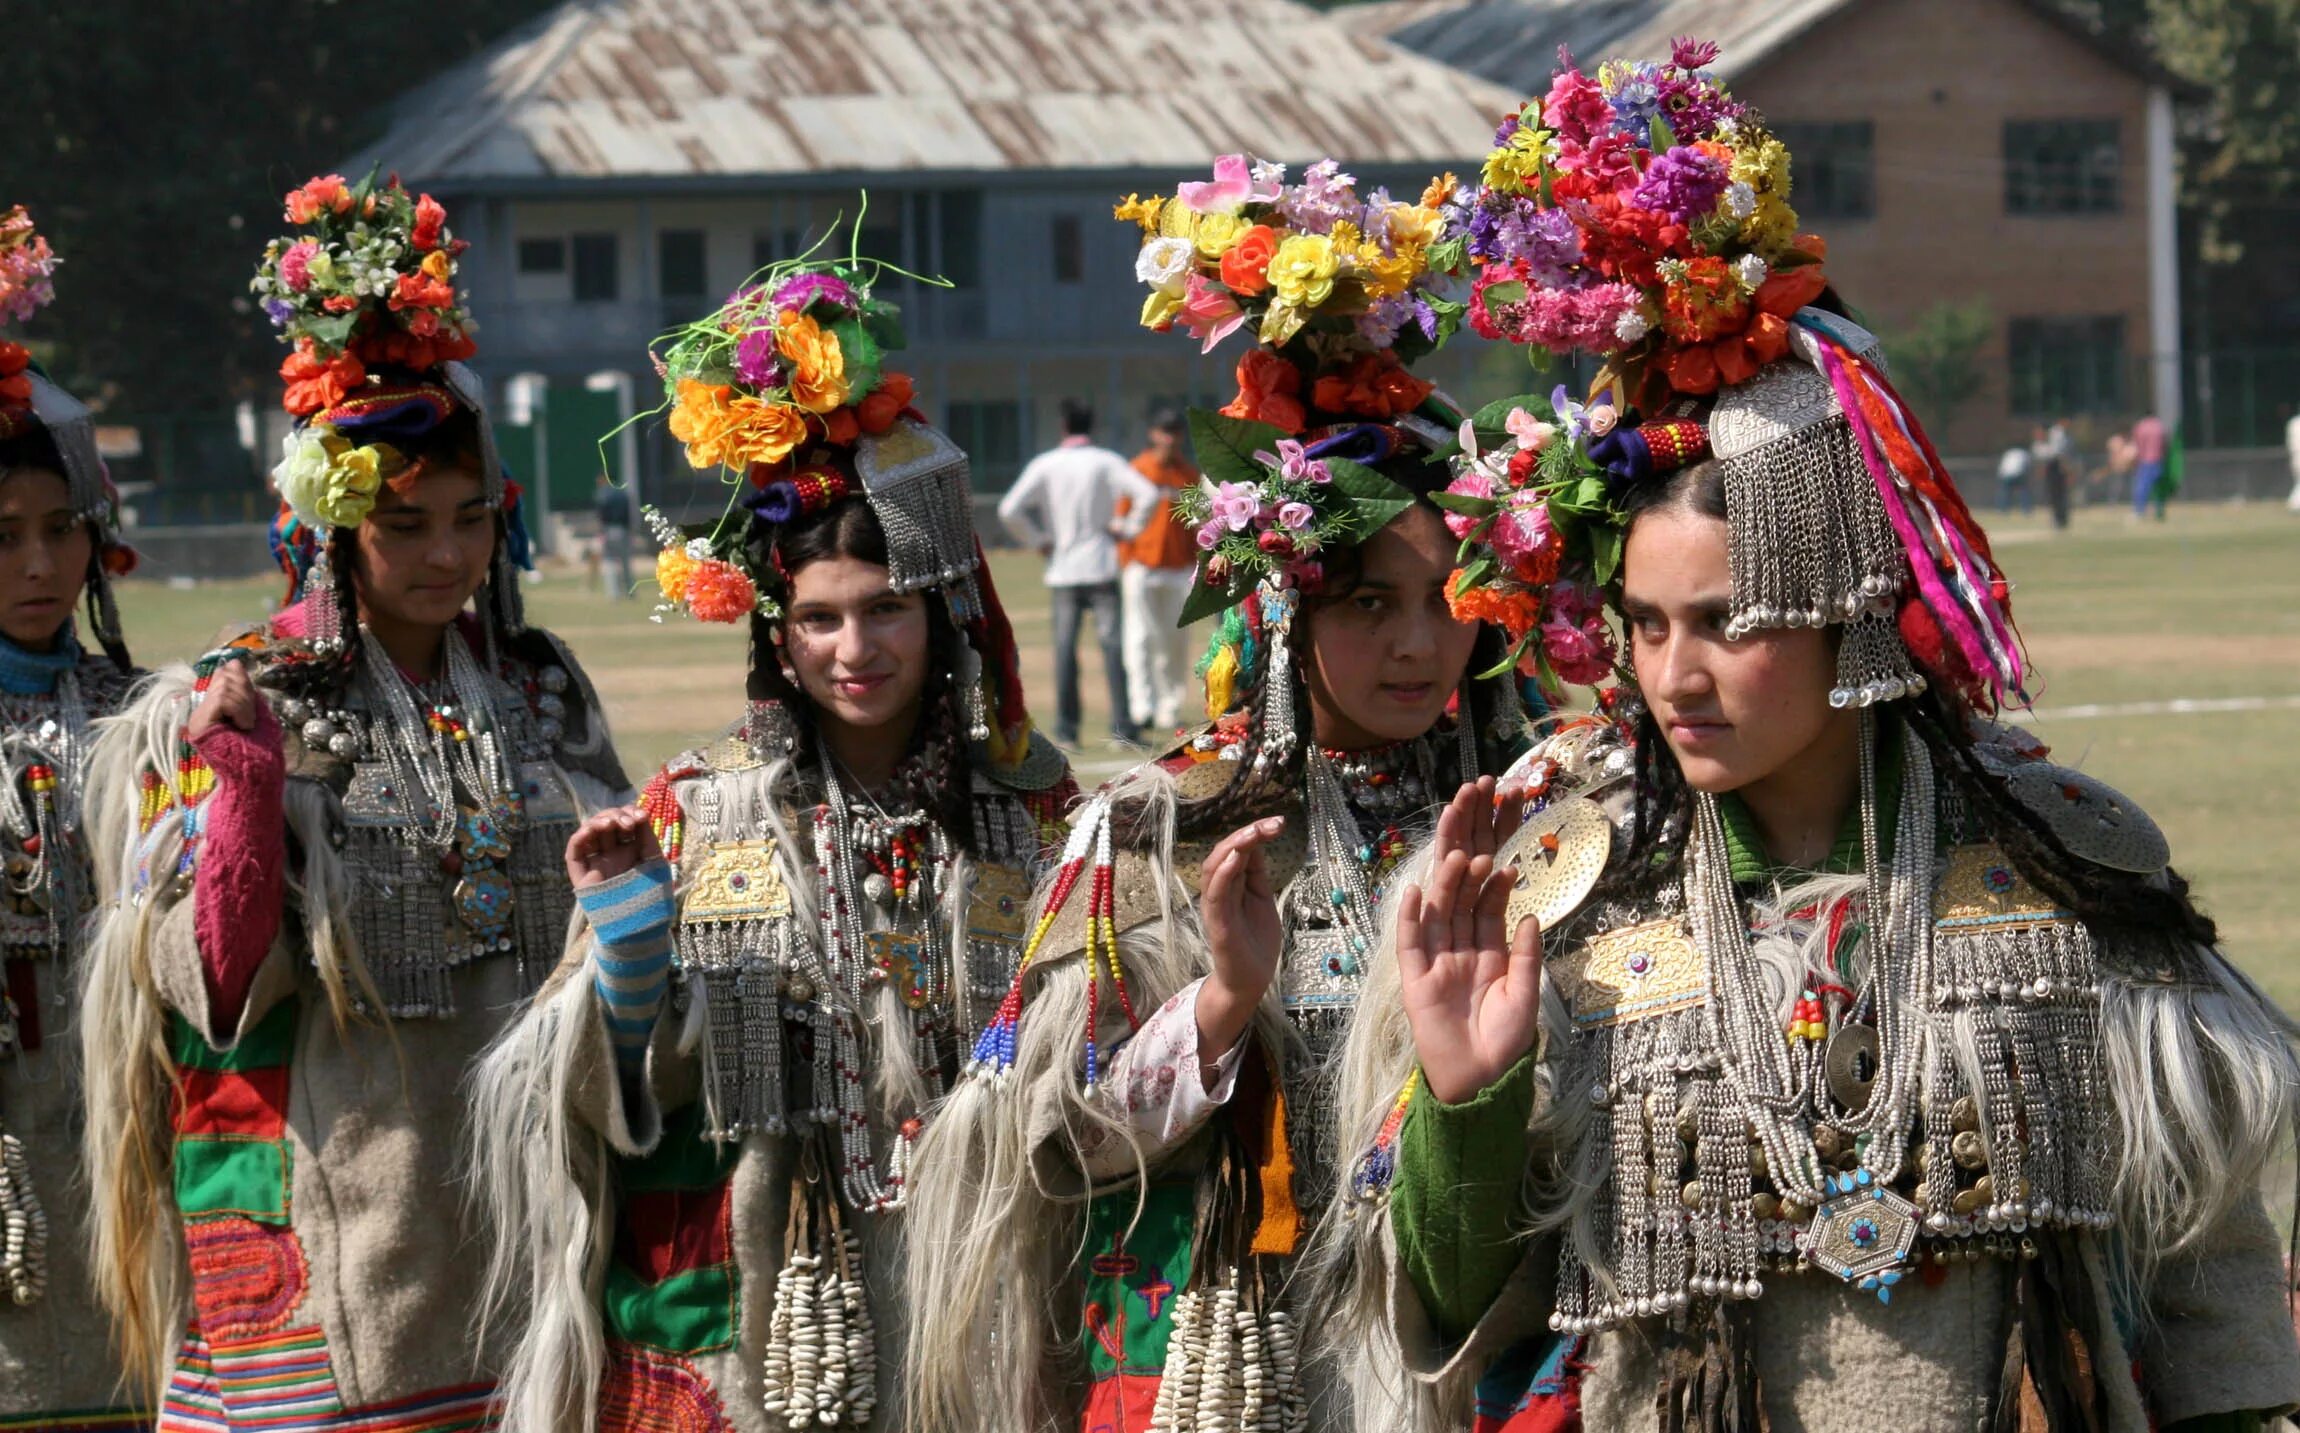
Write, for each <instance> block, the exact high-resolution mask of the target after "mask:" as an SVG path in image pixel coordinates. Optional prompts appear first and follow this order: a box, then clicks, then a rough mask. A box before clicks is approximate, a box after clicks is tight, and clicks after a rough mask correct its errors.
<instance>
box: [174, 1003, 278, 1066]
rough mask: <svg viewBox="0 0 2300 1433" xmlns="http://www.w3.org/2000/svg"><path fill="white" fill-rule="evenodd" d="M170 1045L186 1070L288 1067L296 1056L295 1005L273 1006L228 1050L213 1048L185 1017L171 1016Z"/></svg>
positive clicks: (178, 1061)
mask: <svg viewBox="0 0 2300 1433" xmlns="http://www.w3.org/2000/svg"><path fill="white" fill-rule="evenodd" d="M168 1044H169V1046H170V1048H171V1050H172V1052H173V1054H174V1056H175V1060H176V1064H177V1065H178V1066H180V1067H182V1068H184V1069H187V1070H265V1069H270V1068H272V1067H274V1066H277V1065H285V1064H287V1063H289V1061H290V1059H291V1058H292V1057H293V1056H294V1054H295V1002H294V1001H293V1000H282V1001H281V1002H280V1003H279V1004H277V1005H274V1006H273V1007H272V1008H271V1010H270V1012H269V1013H267V1014H266V1015H265V1016H264V1018H263V1019H261V1020H258V1021H257V1022H256V1024H255V1028H254V1029H252V1030H250V1031H248V1032H247V1033H246V1034H245V1035H242V1036H241V1037H240V1041H239V1043H238V1044H236V1045H234V1046H232V1048H231V1049H229V1050H218V1049H217V1048H215V1047H214V1046H213V1045H210V1044H209V1043H208V1042H207V1039H206V1037H205V1036H203V1035H201V1034H200V1032H199V1031H198V1030H197V1029H196V1028H194V1026H193V1025H192V1022H191V1021H189V1020H186V1019H185V1018H184V1017H183V1016H181V1015H170V1016H169V1017H168Z"/></svg>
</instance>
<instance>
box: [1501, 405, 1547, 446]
mask: <svg viewBox="0 0 2300 1433" xmlns="http://www.w3.org/2000/svg"><path fill="white" fill-rule="evenodd" d="M1502 426H1503V427H1504V428H1507V429H1508V430H1509V436H1511V437H1512V438H1515V439H1517V450H1518V451H1519V452H1521V453H1538V452H1540V451H1541V450H1542V449H1544V448H1546V447H1548V446H1549V440H1550V437H1551V435H1553V434H1554V433H1556V432H1557V427H1556V425H1555V424H1551V423H1544V422H1542V421H1541V420H1540V419H1539V418H1536V417H1534V416H1533V415H1532V414H1531V413H1528V412H1527V411H1526V410H1524V409H1523V408H1512V409H1510V410H1509V416H1508V417H1507V418H1505V419H1503V420H1502Z"/></svg>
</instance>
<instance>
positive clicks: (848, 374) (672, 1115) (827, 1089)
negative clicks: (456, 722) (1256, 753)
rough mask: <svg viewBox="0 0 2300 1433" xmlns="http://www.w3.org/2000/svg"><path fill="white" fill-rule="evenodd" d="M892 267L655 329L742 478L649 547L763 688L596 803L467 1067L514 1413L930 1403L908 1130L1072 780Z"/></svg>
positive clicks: (861, 1410) (840, 271) (694, 446)
mask: <svg viewBox="0 0 2300 1433" xmlns="http://www.w3.org/2000/svg"><path fill="white" fill-rule="evenodd" d="M878 277H879V271H878V266H877V265H875V264H871V263H868V262H864V261H849V262H839V263H832V262H823V261H817V260H812V259H809V260H801V261H793V262H790V263H785V264H779V265H776V266H775V267H773V268H770V269H768V270H767V271H765V272H764V273H762V274H759V275H757V276H754V278H753V279H752V280H751V282H749V283H748V284H746V285H745V286H744V287H743V288H742V289H741V290H740V291H738V292H737V293H736V294H735V295H734V296H733V297H732V298H730V299H729V300H728V301H727V302H726V303H725V304H724V305H722V306H721V307H720V309H719V310H718V311H717V312H715V313H713V314H712V315H710V316H709V317H708V318H706V319H703V320H701V321H700V322H698V323H696V324H693V325H691V326H689V327H688V328H687V329H686V330H684V331H682V332H681V333H679V334H678V335H676V337H675V340H674V341H673V342H672V343H671V344H670V346H669V347H668V349H667V350H666V351H665V352H664V353H663V354H661V355H660V364H661V367H662V369H663V372H664V375H665V385H666V389H667V401H666V404H665V406H666V408H667V409H668V411H669V413H670V423H671V428H672V431H673V433H674V434H675V435H676V436H677V437H678V438H679V439H680V440H681V441H682V442H683V443H684V445H685V447H686V452H687V457H688V460H689V461H690V462H691V463H692V464H693V465H694V466H695V468H696V469H697V470H699V471H704V472H718V473H721V474H723V475H724V476H725V478H726V480H727V482H728V484H729V485H730V487H731V488H732V493H731V495H730V500H729V502H728V505H727V510H726V513H725V514H724V516H722V517H721V518H720V519H719V520H718V521H717V522H716V523H715V524H713V525H712V526H711V528H710V529H709V530H708V532H706V533H705V534H704V535H703V536H701V537H697V538H693V539H688V538H686V537H684V536H682V535H681V534H680V533H678V532H677V531H676V530H674V529H672V528H670V527H669V526H668V525H667V524H666V523H665V522H664V520H663V519H662V518H661V517H660V516H659V515H656V514H653V513H650V514H649V518H650V520H651V521H652V522H653V523H654V524H655V525H656V528H657V532H658V535H659V536H661V537H662V538H663V540H664V547H663V551H662V555H661V557H660V558H659V559H658V563H657V573H658V578H659V581H660V585H661V587H662V591H663V596H664V598H665V601H666V602H667V603H668V604H669V605H671V606H673V607H676V608H681V609H684V610H685V611H687V612H689V613H690V614H691V615H693V616H695V617H697V618H700V619H702V620H705V621H714V622H748V623H749V625H750V633H751V657H750V670H749V676H748V686H749V693H750V706H749V710H748V711H747V712H746V713H745V714H744V715H743V716H742V717H741V718H740V719H738V720H737V721H735V722H734V724H733V725H731V726H730V727H728V728H727V729H726V730H725V731H724V732H722V733H720V734H719V735H718V736H716V737H715V738H713V739H711V740H710V741H709V742H707V743H706V744H704V745H702V746H699V747H698V748H697V749H695V750H693V751H689V752H687V753H685V754H683V755H681V756H679V757H676V758H674V759H673V760H672V761H671V763H670V764H669V765H667V766H666V767H664V768H663V769H662V770H661V771H660V772H658V773H657V774H656V775H655V777H654V778H653V779H652V780H651V781H649V782H648V783H647V786H646V790H645V792H644V794H643V796H642V797H641V800H640V803H639V805H638V806H637V807H634V808H629V809H625V810H622V811H615V812H607V813H603V814H602V815H600V816H598V817H595V818H593V819H592V820H591V821H589V822H587V823H586V824H585V825H584V826H583V827H582V829H580V830H579V831H578V832H577V833H576V835H575V839H574V841H573V842H572V843H571V844H570V845H569V847H568V851H567V872H568V875H569V877H570V878H571V880H572V881H573V882H574V885H575V888H576V894H577V897H578V899H579V900H580V902H581V904H582V907H583V912H584V914H585V916H586V917H587V918H588V929H586V930H582V931H580V932H579V933H578V934H577V936H576V937H575V939H574V940H573V942H572V943H571V944H570V946H569V950H568V957H567V961H566V963H565V964H564V965H563V966H562V967H561V970H560V974H559V976H558V977H557V978H556V979H555V981H554V983H553V985H552V986H551V987H550V988H549V989H548V990H547V991H546V993H545V994H544V995H543V997H542V998H540V999H539V1000H538V1001H537V1002H536V1004H535V1006H534V1008H533V1009H531V1010H530V1011H529V1012H528V1014H527V1015H526V1017H525V1018H524V1019H522V1020H521V1021H520V1022H519V1024H518V1025H516V1026H515V1027H513V1028H512V1029H511V1030H510V1031H509V1032H508V1033H507V1034H506V1035H505V1037H504V1039H503V1041H502V1042H501V1044H500V1045H498V1046H497V1048H496V1049H495V1050H494V1051H493V1052H491V1053H490V1055H489V1056H488V1059H487V1061H486V1064H485V1066H484V1067H483V1069H482V1072H481V1077H480V1088H481V1090H482V1098H481V1100H480V1104H481V1106H482V1107H483V1108H484V1109H487V1110H488V1111H490V1112H491V1113H490V1115H489V1117H488V1118H487V1120H486V1122H485V1123H484V1124H483V1125H482V1126H481V1127H480V1129H479V1130H478V1131H477V1159H476V1164H477V1167H478V1169H479V1171H480V1175H481V1180H482V1187H483V1190H484V1193H485V1198H486V1200H487V1202H488V1204H489V1207H490V1208H491V1209H492V1210H493V1211H494V1212H495V1214H496V1216H497V1217H498V1219H499V1221H500V1222H501V1224H502V1225H503V1226H504V1228H505V1229H506V1231H507V1232H506V1235H505V1237H504V1239H503V1241H502V1242H501V1244H500V1245H499V1246H498V1250H497V1258H496V1263H495V1266H494V1269H493V1280H494V1285H495V1289H496V1292H497V1294H498V1296H499V1298H500V1301H501V1302H502V1303H503V1304H505V1305H512V1306H525V1307H527V1308H528V1309H529V1310H530V1313H529V1315H528V1318H527V1321H526V1326H525V1332H524V1337H523V1340H522V1342H521V1343H520V1345H519V1348H518V1352H517V1354H516V1356H515V1357H514V1358H513V1360H512V1363H511V1372H510V1375H509V1378H508V1381H507V1384H506V1389H505V1393H506V1408H507V1418H508V1420H509V1422H510V1423H511V1424H512V1425H513V1426H515V1427H521V1428H577V1427H580V1428H591V1427H597V1428H602V1429H610V1430H639V1429H654V1428H661V1427H665V1426H671V1425H675V1426H678V1427H682V1428H697V1429H741V1430H758V1431H759V1433H763V1430H765V1429H767V1428H770V1427H775V1428H785V1427H789V1428H796V1427H815V1426H821V1427H842V1428H896V1427H908V1426H913V1425H910V1424H907V1423H905V1422H904V1421H903V1420H902V1419H901V1418H900V1417H899V1415H898V1414H897V1412H896V1411H895V1409H896V1405H895V1399H894V1397H893V1396H892V1391H893V1376H894V1372H895V1370H896V1368H897V1367H898V1360H897V1359H896V1358H895V1357H894V1355H893V1353H892V1352H891V1350H890V1351H889V1352H888V1353H887V1355H886V1356H884V1357H881V1355H880V1353H879V1351H878V1350H879V1340H880V1337H881V1335H882V1334H883V1335H886V1336H890V1337H891V1336H892V1335H893V1333H894V1332H895V1331H896V1328H897V1326H898V1325H899V1323H900V1312H899V1305H898V1303H897V1302H896V1290H897V1287H898V1273H897V1270H898V1267H899V1264H898V1254H899V1249H900V1234H901V1230H902V1228H903V1225H904V1223H905V1222H906V1220H905V1217H903V1216H905V1212H906V1211H907V1210H909V1209H910V1208H912V1207H913V1206H914V1204H915V1201H914V1199H913V1197H912V1190H913V1188H914V1183H915V1180H916V1179H917V1177H918V1170H919V1162H918V1158H917V1157H916V1156H915V1155H914V1149H915V1147H916V1144H917V1141H918V1137H919V1130H920V1126H921V1122H922V1121H925V1120H929V1119H931V1117H932V1110H933V1107H934V1103H935V1101H936V1099H937V1097H938V1096H939V1095H940V1093H941V1092H942V1091H943V1090H944V1089H945V1088H947V1086H948V1085H949V1083H950V1082H951V1081H953V1080H954V1079H956V1078H957V1076H958V1074H959V1072H960V1068H961V1061H962V1059H963V1058H964V1056H965V1053H966V1051H967V1049H968V1048H969V1047H970V1046H971V1044H972V1041H973V1039H974V1037H975V1034H976V1032H977V1031H979V1030H980V1029H981V1027H982V1025H983V1023H984V1021H985V1020H986V1019H987V1017H988V1016H989V1014H990V1011H991V1008H992V1006H993V1005H995V1003H996V1001H997V999H998V997H999V995H1000V994H1002V993H1003V992H1004V990H1005V987H1006V982H1007V980H1008V978H1009V977H1010V976H1011V975H1012V973H1013V970H1014V964H1015V960H1016V957H1017V956H1018V955H1019V953H1020V949H1021V936H1022V918H1023V914H1024V909H1025V906H1026V904H1027V902H1028V900H1029V893H1030V887H1031V883H1032V882H1033V881H1034V880H1035V879H1036V877H1037V875H1038V873H1039V869H1040V866H1041V864H1042V861H1041V857H1042V854H1043V853H1044V852H1045V851H1046V849H1047V848H1048V843H1049V842H1057V841H1059V840H1060V839H1061V832H1062V825H1061V816H1062V812H1063V811H1064V810H1065V809H1066V808H1067V807H1068V806H1069V805H1070V803H1071V802H1072V801H1073V800H1074V799H1075V798H1076V796H1077V788H1076V786H1075V785H1074V784H1073V783H1072V781H1071V779H1070V774H1069V767H1068V764H1067V763H1066V762H1065V761H1064V760H1063V758H1062V755H1061V753H1060V752H1059V751H1058V750H1056V748H1055V747H1054V746H1053V744H1052V743H1050V742H1048V741H1047V740H1046V739H1045V738H1044V737H1041V736H1039V735H1037V734H1036V733H1035V732H1033V731H1032V730H1031V726H1030V717H1029V714H1028V712H1027V711H1025V710H1024V708H1023V704H1022V689H1021V682H1020V679H1019V676H1018V675H1017V666H1016V654H1015V647H1014V637H1013V633H1012V631H1011V630H1010V629H1009V627H1008V625H1007V621H1006V615H1005V612H1004V610H1003V609H1002V608H1001V607H1000V605H999V602H998V595H997V592H996V590H995V589H994V588H993V587H992V586H991V582H990V572H989V569H988V568H987V567H986V566H985V565H984V564H983V562H982V557H981V550H980V548H979V546H978V545H977V543H976V541H975V536H974V528H973V524H972V519H971V517H970V510H969V503H968V494H969V491H970V483H969V481H968V464H967V458H966V454H965V453H964V452H962V451H961V450H960V449H959V448H958V447H957V445H955V444H954V443H952V442H951V441H950V439H949V438H947V437H945V436H944V435H943V434H941V433H940V432H938V431H936V430H935V429H933V428H932V427H930V426H928V425H927V424H926V422H925V421H924V420H923V419H922V418H921V417H920V415H919V414H918V412H917V411H916V410H915V409H914V408H913V407H912V406H911V401H912V397H913V393H912V385H911V381H910V379H909V378H908V377H907V376H906V375H904V374H902V373H899V372H896V371H894V370H893V369H891V368H890V367H888V366H887V363H888V362H889V361H890V360H891V357H892V352H893V350H895V349H898V348H900V347H901V346H902V333H901V330H900V328H899V327H898V325H897V321H896V317H895V311H894V309H893V307H892V306H891V305H889V304H887V303H886V302H885V301H884V300H882V299H880V298H877V297H875V296H874V295H873V292H872V285H873V282H874V281H875V280H876V279H877V278H878ZM539 1131H540V1132H541V1133H542V1136H543V1137H542V1138H540V1139H539V1138H538V1137H537V1136H538V1132H539Z"/></svg>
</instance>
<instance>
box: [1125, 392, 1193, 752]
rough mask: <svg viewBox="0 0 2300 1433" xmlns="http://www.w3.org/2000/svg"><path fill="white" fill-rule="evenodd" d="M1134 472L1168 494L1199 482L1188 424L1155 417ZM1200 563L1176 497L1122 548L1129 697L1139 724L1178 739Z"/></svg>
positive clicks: (1173, 418) (1164, 414) (1160, 504)
mask: <svg viewBox="0 0 2300 1433" xmlns="http://www.w3.org/2000/svg"><path fill="white" fill-rule="evenodd" d="M1134 471H1136V472H1138V473H1140V474H1141V475H1142V476H1143V477H1146V478H1148V479H1149V480H1150V481H1151V482H1153V483H1156V484H1157V485H1158V486H1159V487H1161V488H1165V489H1168V490H1169V491H1171V490H1177V489H1181V488H1186V487H1188V486H1190V485H1191V484H1192V483H1195V482H1197V481H1198V469H1197V468H1196V467H1195V466H1193V465H1192V464H1191V462H1190V460H1189V459H1188V458H1186V457H1184V456H1182V420H1181V419H1180V418H1179V417H1178V416H1176V415H1175V414H1174V413H1172V412H1169V411H1161V412H1159V413H1157V414H1154V415H1153V416H1152V417H1151V419H1150V445H1149V446H1148V447H1147V448H1145V449H1143V450H1142V452H1141V453H1140V454H1139V455H1137V456H1136V457H1135V459H1134ZM1197 558H1198V552H1197V549H1196V547H1194V546H1193V545H1192V543H1191V541H1190V531H1189V529H1188V528H1185V527H1184V526H1182V524H1181V523H1180V522H1179V521H1178V520H1177V519H1176V518H1175V516H1174V500H1173V498H1172V497H1171V496H1168V497H1162V498H1160V499H1159V501H1158V510H1157V511H1156V512H1154V513H1152V514H1151V515H1150V520H1149V521H1148V522H1147V523H1145V524H1144V525H1143V528H1142V531H1141V532H1140V533H1139V534H1137V535H1136V536H1134V537H1132V538H1129V539H1127V540H1126V541H1124V542H1121V543H1119V544H1118V562H1119V569H1118V588H1119V593H1120V597H1121V599H1122V601H1123V603H1124V610H1125V628H1126V691H1127V695H1128V699H1129V701H1130V703H1131V704H1132V706H1133V708H1134V711H1133V717H1134V724H1135V725H1136V726H1138V727H1140V728H1142V729H1143V730H1145V731H1158V732H1166V733H1171V732H1173V731H1174V729H1175V728H1176V727H1178V726H1180V725H1181V723H1182V710H1183V705H1184V701H1183V699H1184V697H1185V696H1186V694H1187V693H1188V691H1189V688H1190V676H1191V672H1190V638H1189V634H1188V633H1186V632H1184V631H1183V630H1182V628H1181V626H1180V625H1179V624H1180V621H1181V617H1182V603H1183V600H1184V599H1185V598H1187V597H1188V596H1189V595H1190V577H1191V574H1192V572H1193V570H1194V568H1195V564H1196V562H1197Z"/></svg>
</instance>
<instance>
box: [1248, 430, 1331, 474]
mask: <svg viewBox="0 0 2300 1433" xmlns="http://www.w3.org/2000/svg"><path fill="white" fill-rule="evenodd" d="M1254 456H1255V457H1257V458H1259V459H1261V460H1262V461H1263V462H1265V463H1267V464H1269V465H1270V466H1271V467H1273V468H1276V469H1277V470H1278V471H1279V472H1280V473H1282V474H1283V475H1285V476H1286V477H1287V478H1288V479H1290V480H1292V481H1294V482H1297V483H1330V482H1332V481H1333V480H1334V475H1333V474H1332V473H1330V472H1328V471H1326V465H1325V464H1324V463H1322V462H1320V461H1318V460H1317V459H1315V458H1313V457H1311V456H1310V450H1309V449H1307V448H1305V447H1303V446H1302V444H1301V443H1300V442H1299V441H1297V440H1295V439H1293V438H1280V439H1279V440H1278V455H1277V456H1276V457H1274V458H1273V457H1271V456H1270V455H1269V454H1268V453H1256V454H1255V455H1254Z"/></svg>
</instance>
